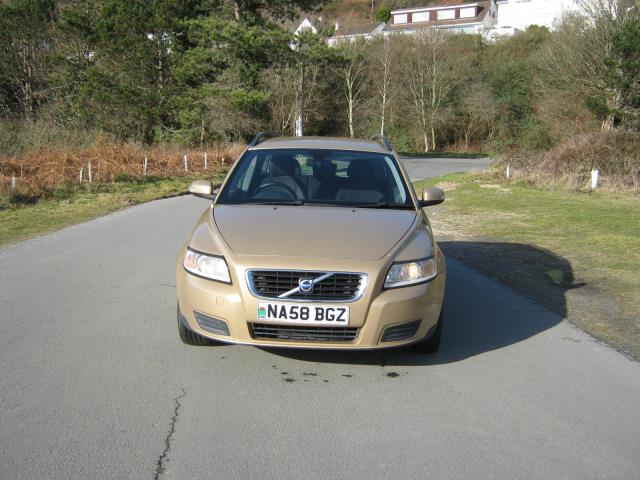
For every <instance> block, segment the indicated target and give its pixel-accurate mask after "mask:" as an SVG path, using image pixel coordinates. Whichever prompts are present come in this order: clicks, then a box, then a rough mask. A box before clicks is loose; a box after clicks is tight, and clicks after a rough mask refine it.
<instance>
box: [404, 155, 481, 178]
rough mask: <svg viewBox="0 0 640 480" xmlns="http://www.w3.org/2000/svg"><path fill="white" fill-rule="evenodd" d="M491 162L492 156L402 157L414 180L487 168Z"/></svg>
mask: <svg viewBox="0 0 640 480" xmlns="http://www.w3.org/2000/svg"><path fill="white" fill-rule="evenodd" d="M491 162H492V160H491V159H490V158H413V157H403V158H402V163H403V164H404V166H405V168H406V169H407V172H408V173H409V175H410V176H411V178H412V179H413V180H423V179H425V178H429V177H439V176H440V175H447V174H449V173H457V172H466V171H469V170H481V169H483V168H487V167H488V166H489V165H490V164H491Z"/></svg>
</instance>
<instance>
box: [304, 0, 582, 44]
mask: <svg viewBox="0 0 640 480" xmlns="http://www.w3.org/2000/svg"><path fill="white" fill-rule="evenodd" d="M425 2H426V0H425ZM577 10H578V0H476V1H465V0H433V1H430V2H428V4H427V5H426V6H423V7H412V8H402V9H397V10H392V11H391V18H390V19H389V21H388V22H387V23H386V24H385V23H370V22H369V23H360V24H350V25H344V26H343V25H340V23H339V22H336V24H335V26H336V30H335V33H334V35H333V36H332V37H330V38H329V39H328V43H329V45H337V44H339V43H342V42H345V41H351V42H353V41H355V40H356V39H359V38H364V39H370V38H373V37H375V36H377V35H380V34H382V35H391V34H394V33H405V34H413V33H416V32H418V31H420V30H422V29H425V28H439V29H443V30H448V31H450V32H457V33H480V34H482V35H484V36H486V37H487V38H490V39H495V38H497V37H500V36H505V35H513V34H514V33H517V32H519V31H524V30H526V29H527V27H529V26H531V25H539V26H544V27H548V28H553V27H554V26H555V25H556V24H557V23H558V22H559V21H560V20H561V19H562V17H563V15H564V14H565V13H567V12H570V11H577ZM319 20H321V19H319ZM305 29H308V30H311V31H313V32H314V33H317V32H318V28H316V26H314V24H313V23H312V22H311V21H309V20H308V18H305V19H304V20H303V21H302V23H300V24H299V26H298V28H297V29H296V31H295V33H298V32H299V31H301V30H305Z"/></svg>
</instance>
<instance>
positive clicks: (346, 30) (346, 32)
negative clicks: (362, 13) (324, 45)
mask: <svg viewBox="0 0 640 480" xmlns="http://www.w3.org/2000/svg"><path fill="white" fill-rule="evenodd" d="M384 27H385V23H384V22H376V23H371V22H367V23H352V24H348V25H342V24H340V23H338V22H336V24H335V33H334V34H333V35H332V36H331V37H330V38H329V39H328V40H327V42H328V43H329V45H331V46H335V45H337V44H339V43H342V42H347V41H348V42H355V41H356V40H361V39H364V40H370V39H371V38H373V37H375V36H376V35H379V34H380V33H382V31H383V30H384Z"/></svg>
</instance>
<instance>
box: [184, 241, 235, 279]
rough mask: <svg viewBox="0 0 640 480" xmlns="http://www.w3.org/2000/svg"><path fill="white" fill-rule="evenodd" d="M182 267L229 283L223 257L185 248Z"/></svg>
mask: <svg viewBox="0 0 640 480" xmlns="http://www.w3.org/2000/svg"><path fill="white" fill-rule="evenodd" d="M184 268H185V269H186V270H187V271H188V272H191V273H193V274H194V275H198V276H200V277H205V278H209V279H211V280H217V281H218V282H224V283H231V277H229V267H227V262H226V261H225V259H224V257H217V256H213V255H206V254H204V253H200V252H196V251H195V250H191V249H190V248H187V250H186V251H185V253H184Z"/></svg>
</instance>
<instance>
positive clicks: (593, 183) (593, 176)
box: [591, 168, 600, 190]
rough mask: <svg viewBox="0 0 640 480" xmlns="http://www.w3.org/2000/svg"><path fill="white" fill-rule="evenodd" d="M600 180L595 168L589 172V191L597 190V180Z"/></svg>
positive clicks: (598, 172)
mask: <svg viewBox="0 0 640 480" xmlns="http://www.w3.org/2000/svg"><path fill="white" fill-rule="evenodd" d="M599 178H600V171H599V170H598V169H597V168H596V169H594V170H591V190H595V189H596V188H598V180H599Z"/></svg>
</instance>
